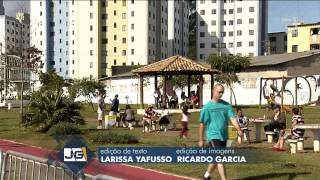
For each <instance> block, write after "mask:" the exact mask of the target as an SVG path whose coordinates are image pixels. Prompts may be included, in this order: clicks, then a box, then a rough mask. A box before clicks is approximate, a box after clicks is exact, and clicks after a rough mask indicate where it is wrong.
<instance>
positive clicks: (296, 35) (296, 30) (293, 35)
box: [292, 29, 298, 37]
mask: <svg viewBox="0 0 320 180" xmlns="http://www.w3.org/2000/svg"><path fill="white" fill-rule="evenodd" d="M292 37H298V29H294V30H292Z"/></svg>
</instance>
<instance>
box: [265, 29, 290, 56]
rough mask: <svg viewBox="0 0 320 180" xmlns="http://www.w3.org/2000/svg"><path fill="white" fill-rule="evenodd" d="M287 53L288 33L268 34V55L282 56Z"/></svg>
mask: <svg viewBox="0 0 320 180" xmlns="http://www.w3.org/2000/svg"><path fill="white" fill-rule="evenodd" d="M286 52H287V33H286V32H273V33H268V55H272V54H282V53H286Z"/></svg>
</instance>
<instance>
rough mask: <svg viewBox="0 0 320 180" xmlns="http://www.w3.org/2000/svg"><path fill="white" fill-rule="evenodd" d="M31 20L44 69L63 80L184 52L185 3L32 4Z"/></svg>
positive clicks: (178, 0) (116, 0)
mask: <svg viewBox="0 0 320 180" xmlns="http://www.w3.org/2000/svg"><path fill="white" fill-rule="evenodd" d="M169 5H172V6H171V7H170V10H172V11H171V12H172V13H173V14H172V15H170V16H168V9H169ZM31 22H32V23H31V28H32V29H34V31H33V33H32V38H31V42H32V45H35V46H36V47H38V48H39V49H41V50H42V51H43V52H45V53H44V54H43V57H42V59H43V61H44V62H46V64H45V67H46V70H50V69H53V70H55V71H56V72H57V73H58V74H60V75H62V76H63V77H65V78H82V77H90V78H100V77H103V76H110V75H112V74H111V68H112V66H122V65H143V64H148V63H152V62H154V61H157V60H161V59H163V58H166V57H169V56H171V55H174V54H183V55H184V54H187V51H188V49H187V46H188V3H187V1H184V0H169V1H167V0H166V1H157V0H149V1H139V0H108V1H106V0H101V1H94V0H88V1H75V0H72V1H61V0H56V1H45V0H40V1H31ZM169 22H170V23H169ZM169 28H170V29H172V32H171V31H170V33H172V35H171V36H170V38H171V39H169V32H168V30H169ZM169 42H170V43H171V44H170V45H171V46H170V50H169V44H168V43H169Z"/></svg>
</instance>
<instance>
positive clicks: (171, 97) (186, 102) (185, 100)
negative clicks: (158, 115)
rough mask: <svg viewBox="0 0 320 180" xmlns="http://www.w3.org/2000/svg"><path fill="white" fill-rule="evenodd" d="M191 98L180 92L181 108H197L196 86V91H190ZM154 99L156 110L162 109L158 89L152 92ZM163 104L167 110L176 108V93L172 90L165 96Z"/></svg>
mask: <svg viewBox="0 0 320 180" xmlns="http://www.w3.org/2000/svg"><path fill="white" fill-rule="evenodd" d="M190 93H191V96H190V97H187V95H186V93H185V92H183V91H182V92H181V95H180V104H181V107H184V106H187V107H188V108H196V107H198V106H199V86H197V90H196V91H191V92H190ZM153 96H154V99H155V105H156V107H157V108H159V107H162V104H163V103H162V101H163V95H162V94H161V92H160V89H159V88H156V90H155V91H154V94H153ZM165 101H166V102H165V104H166V105H168V107H169V108H174V109H175V108H177V105H178V104H179V98H178V95H177V93H176V92H175V91H174V90H173V91H172V93H170V94H168V93H167V94H166V97H165Z"/></svg>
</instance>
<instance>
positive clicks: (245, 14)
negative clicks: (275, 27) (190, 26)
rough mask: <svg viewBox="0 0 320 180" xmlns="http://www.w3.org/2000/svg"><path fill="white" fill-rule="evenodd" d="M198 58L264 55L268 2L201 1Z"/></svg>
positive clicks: (199, 5) (198, 23)
mask: <svg viewBox="0 0 320 180" xmlns="http://www.w3.org/2000/svg"><path fill="white" fill-rule="evenodd" d="M196 9H197V13H198V15H197V59H198V60H200V61H204V60H205V59H206V58H207V57H208V56H209V55H210V54H213V53H216V54H220V53H223V54H233V55H242V56H259V55H263V54H264V52H265V51H266V49H265V48H267V47H266V46H265V45H266V38H267V12H268V9H267V1H259V0H252V1H242V0H199V1H197V4H196Z"/></svg>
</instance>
